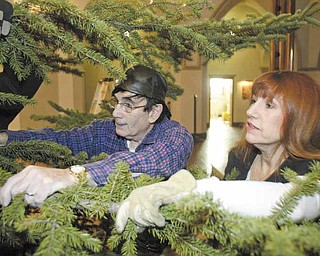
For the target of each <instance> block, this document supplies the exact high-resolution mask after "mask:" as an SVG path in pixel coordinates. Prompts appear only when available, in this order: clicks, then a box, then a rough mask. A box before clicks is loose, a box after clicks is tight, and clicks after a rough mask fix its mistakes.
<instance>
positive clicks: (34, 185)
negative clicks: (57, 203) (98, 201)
mask: <svg viewBox="0 0 320 256" xmlns="http://www.w3.org/2000/svg"><path fill="white" fill-rule="evenodd" d="M77 182H78V178H77V177H76V176H74V175H72V174H71V173H70V171H69V170H68V169H55V168H46V167H40V166H34V165H29V166H27V167H26V168H25V169H23V170H22V171H21V172H19V173H17V174H15V175H13V176H12V177H10V178H9V179H8V180H7V182H6V183H5V184H4V186H3V187H2V188H0V203H1V204H2V205H3V206H7V205H8V204H9V203H10V201H11V198H12V197H13V196H15V195H17V194H20V193H25V200H26V202H27V203H28V204H29V205H31V206H32V207H40V206H41V205H42V204H43V202H44V200H45V199H46V198H47V197H48V196H50V195H52V194H53V193H54V192H56V191H58V190H60V189H62V188H66V187H69V186H71V185H73V184H75V183H77Z"/></svg>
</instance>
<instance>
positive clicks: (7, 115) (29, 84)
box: [0, 64, 43, 129]
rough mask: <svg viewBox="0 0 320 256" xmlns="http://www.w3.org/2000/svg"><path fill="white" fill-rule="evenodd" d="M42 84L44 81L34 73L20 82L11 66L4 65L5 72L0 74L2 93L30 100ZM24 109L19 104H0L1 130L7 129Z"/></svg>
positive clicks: (0, 90) (0, 89)
mask: <svg viewBox="0 0 320 256" xmlns="http://www.w3.org/2000/svg"><path fill="white" fill-rule="evenodd" d="M42 82H43V80H42V79H41V78H39V77H37V76H36V75H35V74H34V73H31V75H30V76H29V77H27V79H25V80H22V81H19V80H18V78H17V76H16V75H15V73H14V71H13V70H12V69H11V68H10V66H9V65H8V64H3V72H2V73H1V74H0V92H4V93H13V94H18V95H22V96H26V97H28V98H29V99H30V98H32V97H33V96H34V94H35V93H36V92H37V90H38V89H39V87H40V85H41V83H42ZM22 109H23V105H21V104H19V103H13V104H9V103H6V102H0V129H7V128H8V126H9V124H10V123H11V122H12V121H13V119H14V118H15V117H16V116H17V115H18V114H19V113H20V111H21V110H22Z"/></svg>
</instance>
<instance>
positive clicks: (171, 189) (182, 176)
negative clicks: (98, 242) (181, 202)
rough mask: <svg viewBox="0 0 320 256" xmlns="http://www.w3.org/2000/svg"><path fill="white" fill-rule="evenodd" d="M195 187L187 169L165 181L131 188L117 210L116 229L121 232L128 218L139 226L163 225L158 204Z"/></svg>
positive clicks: (172, 200)
mask: <svg viewBox="0 0 320 256" xmlns="http://www.w3.org/2000/svg"><path fill="white" fill-rule="evenodd" d="M195 187H196V180H195V179H194V177H193V176H192V174H191V173H190V172H188V171H187V170H180V171H179V172H177V173H176V174H174V175H172V176H171V177H170V178H169V180H167V181H163V182H159V183H155V184H152V185H149V186H145V187H140V188H137V189H135V190H133V191H132V192H131V194H130V195H129V197H128V198H127V199H126V200H125V201H124V202H123V203H122V204H121V206H120V208H119V210H118V212H117V217H116V228H117V231H118V232H119V233H122V232H123V230H124V228H125V226H126V224H127V221H128V219H129V218H130V219H131V220H132V221H133V222H134V223H136V224H137V226H138V227H140V228H144V227H148V226H158V227H163V226H164V225H165V219H164V217H163V216H162V215H161V214H160V213H159V208H160V206H161V205H165V204H171V203H174V202H175V201H176V200H177V199H179V198H181V196H183V195H186V194H188V193H190V192H191V191H192V189H193V188H195Z"/></svg>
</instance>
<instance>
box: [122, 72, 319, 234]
mask: <svg viewBox="0 0 320 256" xmlns="http://www.w3.org/2000/svg"><path fill="white" fill-rule="evenodd" d="M318 160H320V85H319V83H317V82H316V81H314V80H313V79H311V78H310V77H308V76H307V75H305V74H302V73H298V72H292V71H274V72H268V73H265V74H262V75H261V76H260V77H258V78H257V79H256V80H255V81H254V83H253V88H252V98H251V104H250V107H249V109H248V111H247V122H246V126H245V134H244V139H243V140H241V141H240V142H239V143H238V144H237V145H236V146H235V147H234V148H233V149H232V150H231V151H230V153H229V158H228V163H227V167H226V169H225V174H226V175H227V174H230V173H231V172H232V170H233V169H237V170H238V171H239V173H240V174H239V175H238V177H237V178H236V179H237V180H234V181H226V180H224V181H220V180H218V179H217V178H216V177H210V178H207V179H202V180H195V179H194V178H193V176H192V175H191V174H190V173H189V172H188V171H187V170H180V171H179V172H178V173H176V174H175V175H173V176H171V178H170V179H169V180H167V181H164V182H160V183H156V184H152V185H149V186H145V187H141V188H137V189H135V190H134V191H133V192H132V193H131V194H130V196H129V197H128V198H127V199H126V200H125V201H124V202H123V203H122V205H121V207H120V209H119V211H118V213H117V222H116V225H117V230H118V231H119V232H122V231H123V230H124V228H125V225H126V223H127V220H128V218H130V219H132V220H133V221H134V222H135V223H136V224H137V225H139V226H142V227H145V226H160V227H161V226H164V225H165V220H164V218H163V216H161V214H160V213H159V207H160V206H161V205H163V204H169V203H173V202H175V201H176V200H177V198H179V197H181V193H184V194H188V193H200V194H204V193H206V192H211V193H212V194H213V198H214V200H219V201H220V202H221V206H222V207H223V208H224V209H225V210H227V211H230V212H233V213H238V214H241V215H244V216H270V215H271V213H272V209H273V207H274V206H275V205H276V203H277V202H279V199H280V198H281V197H282V195H284V194H285V193H286V192H288V191H289V190H290V189H291V188H292V184H291V183H289V182H288V181H287V180H285V178H284V177H283V176H282V174H281V172H280V170H283V169H285V168H286V167H287V168H290V169H292V170H293V171H295V172H296V173H297V174H298V175H299V176H303V175H304V174H306V173H308V172H309V171H310V169H309V168H310V166H311V164H312V163H313V162H314V161H318ZM318 216H320V195H319V194H315V195H314V196H304V197H303V198H302V199H301V200H300V201H299V204H298V205H297V207H296V208H295V209H294V211H293V212H292V213H291V214H290V216H289V217H290V218H291V219H292V220H293V221H296V222H299V221H302V220H312V219H315V218H317V217H318Z"/></svg>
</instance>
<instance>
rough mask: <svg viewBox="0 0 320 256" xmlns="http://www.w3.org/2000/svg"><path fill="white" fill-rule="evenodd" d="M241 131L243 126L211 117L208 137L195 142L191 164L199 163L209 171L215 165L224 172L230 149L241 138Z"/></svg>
mask: <svg viewBox="0 0 320 256" xmlns="http://www.w3.org/2000/svg"><path fill="white" fill-rule="evenodd" d="M241 132H242V128H241V127H232V126H230V125H229V123H225V122H224V121H223V120H222V119H221V117H219V118H216V119H211V123H210V127H209V129H208V131H207V138H206V139H205V140H204V141H195V143H194V150H193V152H192V155H191V158H190V160H189V166H190V165H193V164H197V165H198V166H200V167H201V168H203V169H206V170H207V171H208V173H211V172H212V166H213V167H215V168H216V169H217V170H219V171H220V172H222V173H223V172H224V168H225V165H226V164H227V160H228V151H229V149H230V148H231V147H232V146H233V145H234V144H235V143H236V142H237V141H238V140H239V139H240V136H241Z"/></svg>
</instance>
